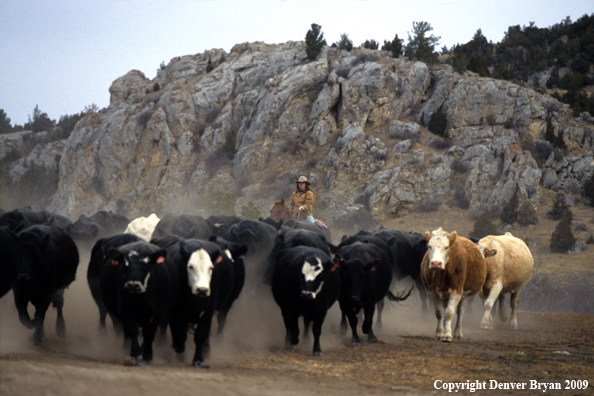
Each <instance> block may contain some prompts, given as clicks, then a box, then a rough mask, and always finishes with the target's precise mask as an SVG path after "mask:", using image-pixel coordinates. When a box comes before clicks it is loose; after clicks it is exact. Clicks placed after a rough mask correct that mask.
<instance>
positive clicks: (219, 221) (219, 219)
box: [206, 215, 241, 237]
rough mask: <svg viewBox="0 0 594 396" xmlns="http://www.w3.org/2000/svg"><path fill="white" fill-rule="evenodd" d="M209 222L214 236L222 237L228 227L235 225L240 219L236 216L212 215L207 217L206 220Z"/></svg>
mask: <svg viewBox="0 0 594 396" xmlns="http://www.w3.org/2000/svg"><path fill="white" fill-rule="evenodd" d="M206 220H208V221H210V222H211V223H212V225H213V231H214V235H216V236H220V237H222V236H223V235H225V233H226V232H227V230H229V227H231V226H232V225H233V224H235V223H239V222H240V221H241V219H240V218H239V217H237V216H227V215H212V216H208V218H207V219H206Z"/></svg>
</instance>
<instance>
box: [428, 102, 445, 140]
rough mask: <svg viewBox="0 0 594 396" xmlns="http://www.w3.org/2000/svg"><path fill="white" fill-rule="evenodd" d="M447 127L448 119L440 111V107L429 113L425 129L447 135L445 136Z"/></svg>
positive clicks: (439, 134)
mask: <svg viewBox="0 0 594 396" xmlns="http://www.w3.org/2000/svg"><path fill="white" fill-rule="evenodd" d="M447 127H448V119H447V117H446V115H445V114H444V113H443V111H441V108H439V109H437V111H436V112H435V113H433V114H431V119H430V120H429V125H428V126H427V129H429V131H431V133H434V134H435V135H437V136H442V137H446V138H447V137H448V136H447V132H446V130H447Z"/></svg>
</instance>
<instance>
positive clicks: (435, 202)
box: [415, 198, 441, 213]
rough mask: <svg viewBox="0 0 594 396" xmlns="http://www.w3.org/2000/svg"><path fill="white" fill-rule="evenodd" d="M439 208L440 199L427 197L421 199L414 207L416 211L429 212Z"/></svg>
mask: <svg viewBox="0 0 594 396" xmlns="http://www.w3.org/2000/svg"><path fill="white" fill-rule="evenodd" d="M439 208H441V200H440V199H439V198H432V199H431V198H428V199H425V200H423V201H421V202H420V203H419V204H418V205H417V206H416V208H415V210H416V211H417V212H423V213H431V212H437V211H438V210H439Z"/></svg>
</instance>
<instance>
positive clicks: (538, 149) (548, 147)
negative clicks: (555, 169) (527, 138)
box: [530, 141, 555, 165]
mask: <svg viewBox="0 0 594 396" xmlns="http://www.w3.org/2000/svg"><path fill="white" fill-rule="evenodd" d="M554 151H555V148H554V147H553V145H552V144H551V143H549V142H545V141H537V142H534V144H533V145H532V149H531V150H530V152H531V153H532V156H533V157H534V159H535V160H536V162H537V163H538V164H539V165H542V164H544V163H545V162H546V160H548V159H549V157H550V156H551V154H552V153H553V152H554Z"/></svg>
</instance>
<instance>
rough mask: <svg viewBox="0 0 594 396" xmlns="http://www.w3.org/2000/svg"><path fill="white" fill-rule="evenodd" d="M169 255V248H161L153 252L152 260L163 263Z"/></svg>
mask: <svg viewBox="0 0 594 396" xmlns="http://www.w3.org/2000/svg"><path fill="white" fill-rule="evenodd" d="M166 257H167V250H165V249H160V250H157V251H156V252H154V253H153V254H151V259H152V260H151V261H152V262H154V263H155V264H163V263H164V262H165V258H166Z"/></svg>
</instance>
